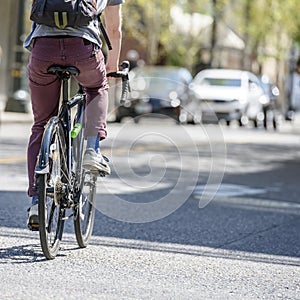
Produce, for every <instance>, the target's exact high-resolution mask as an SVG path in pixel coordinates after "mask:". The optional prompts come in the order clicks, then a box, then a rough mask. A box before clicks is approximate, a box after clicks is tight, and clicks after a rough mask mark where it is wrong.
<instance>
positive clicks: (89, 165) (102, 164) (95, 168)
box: [82, 148, 110, 175]
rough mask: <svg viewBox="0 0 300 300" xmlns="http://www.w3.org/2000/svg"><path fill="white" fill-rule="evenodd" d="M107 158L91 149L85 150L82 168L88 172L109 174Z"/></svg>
mask: <svg viewBox="0 0 300 300" xmlns="http://www.w3.org/2000/svg"><path fill="white" fill-rule="evenodd" d="M108 161H109V160H108V158H107V157H106V156H104V155H102V154H101V153H96V151H95V150H94V149H92V148H88V149H86V150H85V153H84V156H83V161H82V167H83V169H85V170H88V171H90V172H103V173H104V174H105V175H109V174H110V167H109V165H108Z"/></svg>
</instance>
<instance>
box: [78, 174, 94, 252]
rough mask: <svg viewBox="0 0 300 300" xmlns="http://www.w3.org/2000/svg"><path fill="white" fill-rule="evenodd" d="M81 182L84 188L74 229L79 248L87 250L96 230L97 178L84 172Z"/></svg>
mask: <svg viewBox="0 0 300 300" xmlns="http://www.w3.org/2000/svg"><path fill="white" fill-rule="evenodd" d="M81 180H82V181H81V182H82V184H81V186H82V188H81V190H80V196H79V201H78V204H77V206H76V209H75V214H74V229H75V236H76V240H77V244H78V246H79V247H80V248H85V247H87V245H88V244H89V240H90V237H91V235H92V233H93V228H94V220H95V201H96V180H97V177H96V176H95V175H94V174H91V173H88V172H83V173H82V179H81Z"/></svg>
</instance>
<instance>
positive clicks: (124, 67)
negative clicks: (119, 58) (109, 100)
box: [107, 60, 130, 104]
mask: <svg viewBox="0 0 300 300" xmlns="http://www.w3.org/2000/svg"><path fill="white" fill-rule="evenodd" d="M120 67H121V71H118V72H112V73H108V74H107V77H114V78H122V94H121V99H120V103H121V104H124V102H125V101H126V99H127V96H128V93H129V92H130V85H129V76H128V73H129V68H130V63H129V61H126V60H125V61H123V62H122V63H121V64H120Z"/></svg>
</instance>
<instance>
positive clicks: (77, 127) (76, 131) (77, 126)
mask: <svg viewBox="0 0 300 300" xmlns="http://www.w3.org/2000/svg"><path fill="white" fill-rule="evenodd" d="M81 128H82V124H81V123H76V124H75V125H74V127H73V129H72V131H71V137H72V139H75V138H76V137H77V135H78V134H79V132H80V130H81Z"/></svg>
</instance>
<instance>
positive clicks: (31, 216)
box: [27, 204, 39, 231]
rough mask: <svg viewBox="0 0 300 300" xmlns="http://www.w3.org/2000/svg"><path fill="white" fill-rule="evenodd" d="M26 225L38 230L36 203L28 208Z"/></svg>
mask: <svg viewBox="0 0 300 300" xmlns="http://www.w3.org/2000/svg"><path fill="white" fill-rule="evenodd" d="M27 211H28V219H27V226H28V228H29V229H30V230H32V231H37V230H39V215H38V213H39V210H38V204H35V205H32V206H30V207H29V208H28V210H27Z"/></svg>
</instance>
